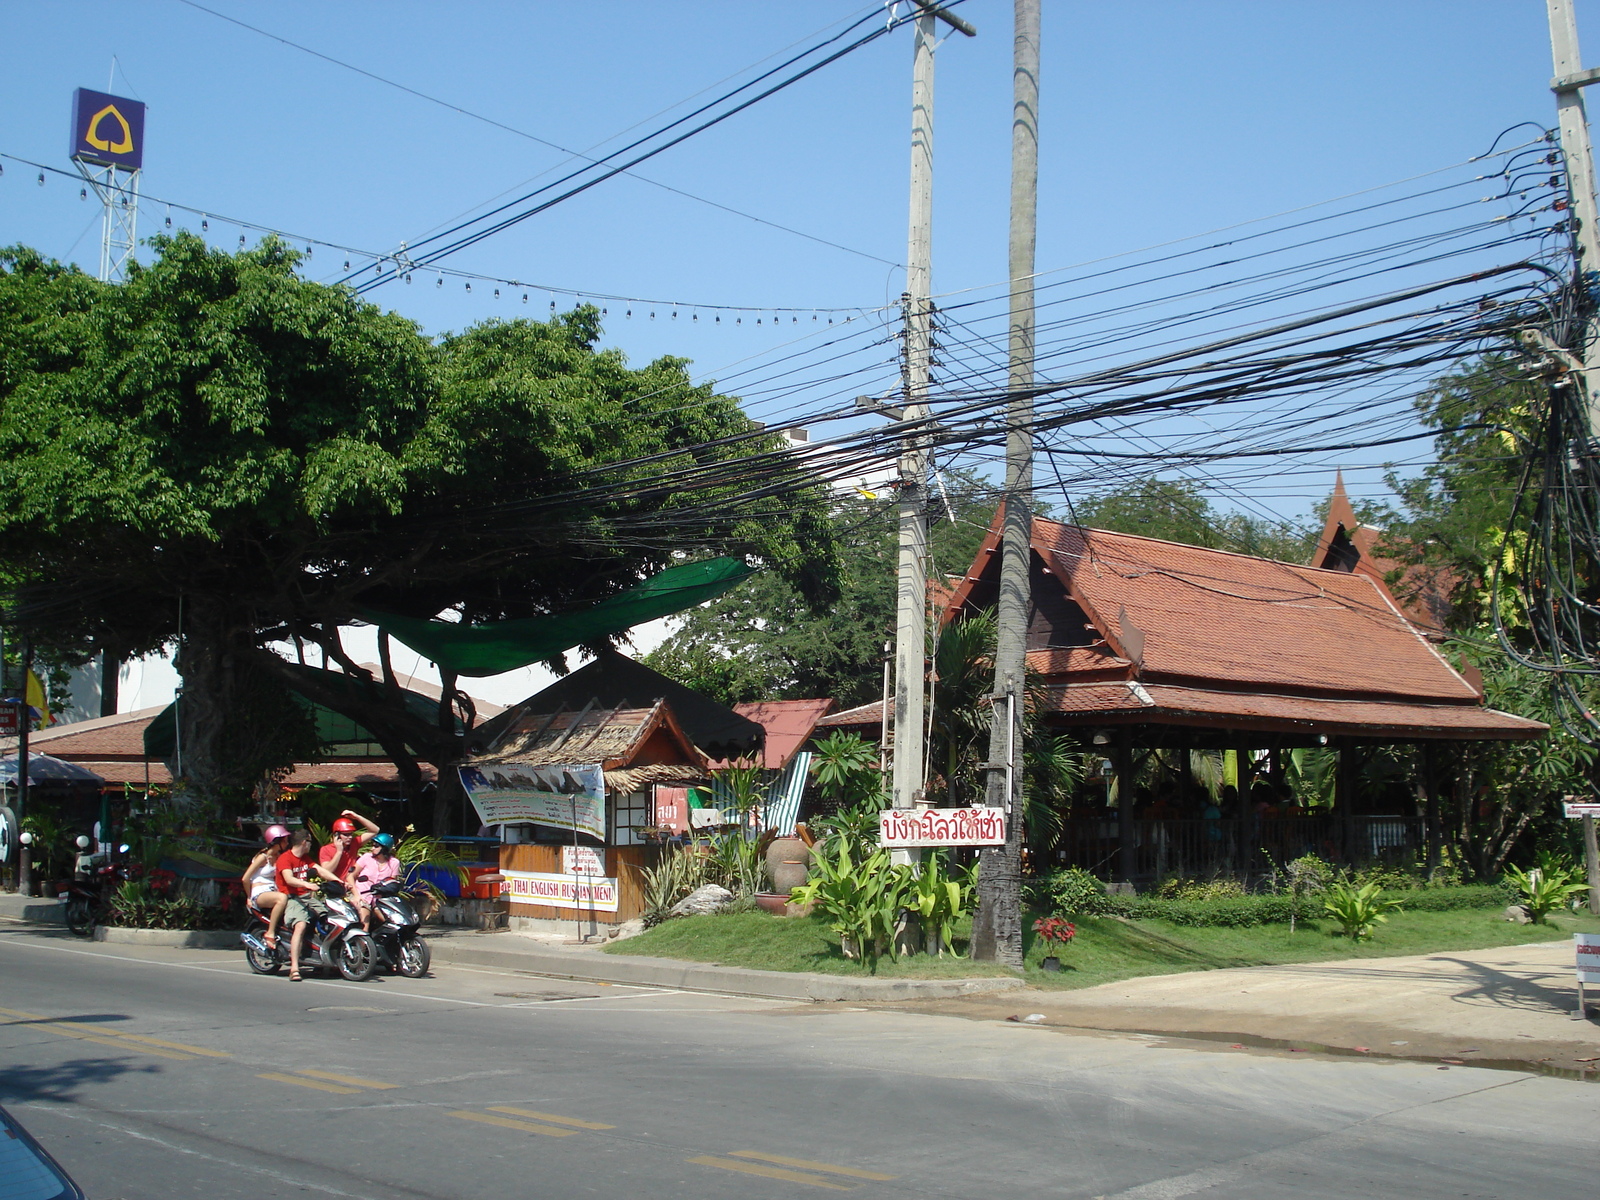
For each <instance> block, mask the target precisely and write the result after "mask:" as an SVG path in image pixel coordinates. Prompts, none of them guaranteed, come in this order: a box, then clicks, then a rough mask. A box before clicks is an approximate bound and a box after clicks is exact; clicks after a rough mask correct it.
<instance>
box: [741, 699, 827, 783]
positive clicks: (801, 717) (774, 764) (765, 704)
mask: <svg viewBox="0 0 1600 1200" xmlns="http://www.w3.org/2000/svg"><path fill="white" fill-rule="evenodd" d="M832 707H833V701H832V700H759V701H756V702H754V703H750V704H735V705H734V706H733V711H734V712H736V713H738V714H739V715H740V716H741V717H747V718H749V719H750V720H752V721H754V722H755V723H756V724H757V725H760V726H761V728H763V729H765V730H766V731H767V738H766V741H765V742H764V743H763V747H762V760H761V765H762V766H763V767H765V768H766V769H767V770H769V771H781V770H782V769H783V768H784V766H785V764H787V763H788V761H789V760H790V759H791V758H793V757H794V752H795V751H796V750H798V749H800V747H802V746H804V745H805V744H806V742H807V741H808V740H809V739H810V737H811V733H812V731H813V730H814V729H816V727H817V722H818V721H820V720H821V719H822V718H823V717H824V716H825V715H826V714H827V711H828V710H829V709H830V708H832ZM728 762H729V760H728V759H725V758H723V759H717V760H715V761H714V762H712V764H711V767H712V769H713V770H720V769H721V768H722V767H725V766H727V765H728Z"/></svg>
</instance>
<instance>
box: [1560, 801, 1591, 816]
mask: <svg viewBox="0 0 1600 1200" xmlns="http://www.w3.org/2000/svg"><path fill="white" fill-rule="evenodd" d="M1561 811H1562V812H1564V813H1566V814H1567V816H1569V817H1600V804H1590V803H1588V802H1585V803H1582V804H1575V803H1573V802H1572V801H1571V800H1568V801H1565V802H1564V803H1563V804H1562V805H1561Z"/></svg>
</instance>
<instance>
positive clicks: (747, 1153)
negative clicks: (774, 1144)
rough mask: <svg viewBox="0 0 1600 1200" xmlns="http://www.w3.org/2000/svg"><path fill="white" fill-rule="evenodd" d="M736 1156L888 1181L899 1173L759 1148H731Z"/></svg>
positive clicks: (896, 1177)
mask: <svg viewBox="0 0 1600 1200" xmlns="http://www.w3.org/2000/svg"><path fill="white" fill-rule="evenodd" d="M728 1153H729V1154H730V1155H731V1156H732V1157H734V1158H759V1159H760V1160H761V1161H762V1162H769V1163H777V1164H778V1165H779V1166H780V1167H800V1168H802V1169H803V1170H807V1171H826V1172H828V1173H829V1174H831V1175H848V1176H850V1178H852V1179H876V1180H878V1181H880V1182H883V1183H887V1182H888V1181H889V1180H891V1179H898V1178H900V1177H899V1176H898V1175H880V1174H878V1172H876V1171H861V1170H857V1169H856V1168H855V1167H836V1166H834V1165H833V1164H832V1163H824V1162H811V1161H809V1160H807V1159H804V1158H785V1157H784V1156H783V1155H781V1154H763V1153H761V1151H759V1150H730V1151H728Z"/></svg>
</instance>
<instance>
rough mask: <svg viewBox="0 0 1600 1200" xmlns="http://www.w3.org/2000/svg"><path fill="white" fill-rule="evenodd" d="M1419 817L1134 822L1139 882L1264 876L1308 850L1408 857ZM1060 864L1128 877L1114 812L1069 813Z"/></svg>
mask: <svg viewBox="0 0 1600 1200" xmlns="http://www.w3.org/2000/svg"><path fill="white" fill-rule="evenodd" d="M1423 836H1424V835H1423V822H1422V818H1421V817H1388V816H1355V817H1346V818H1341V817H1251V818H1247V819H1246V820H1244V821H1243V822H1241V821H1239V820H1238V819H1224V818H1215V819H1212V820H1192V819H1186V820H1154V821H1152V820H1136V821H1134V822H1133V867H1134V878H1136V879H1157V878H1161V877H1164V876H1167V875H1190V876H1207V875H1250V876H1255V875H1261V874H1263V873H1265V872H1267V871H1270V870H1272V868H1273V866H1274V864H1276V865H1279V866H1281V865H1282V864H1284V863H1287V862H1290V861H1292V860H1294V859H1296V858H1299V857H1300V856H1301V855H1304V854H1315V855H1317V856H1318V857H1320V858H1324V859H1327V860H1328V861H1330V862H1335V863H1342V864H1345V865H1350V866H1367V865H1370V864H1372V863H1377V862H1393V861H1398V860H1401V859H1405V858H1409V857H1410V856H1411V855H1413V854H1415V853H1417V852H1419V851H1420V850H1421V849H1422V846H1423ZM1050 857H1051V858H1052V859H1053V860H1054V864H1055V865H1057V866H1067V867H1082V868H1084V869H1085V870H1088V871H1092V872H1094V873H1095V874H1096V875H1098V876H1100V877H1101V878H1103V879H1115V878H1119V877H1120V876H1121V874H1122V840H1121V838H1120V836H1119V833H1118V825H1117V818H1116V814H1115V813H1112V814H1110V815H1108V816H1105V817H1094V818H1069V819H1068V820H1067V821H1065V822H1064V823H1063V828H1062V833H1061V839H1060V841H1059V842H1057V843H1056V849H1055V851H1054V852H1052V854H1051V856H1050Z"/></svg>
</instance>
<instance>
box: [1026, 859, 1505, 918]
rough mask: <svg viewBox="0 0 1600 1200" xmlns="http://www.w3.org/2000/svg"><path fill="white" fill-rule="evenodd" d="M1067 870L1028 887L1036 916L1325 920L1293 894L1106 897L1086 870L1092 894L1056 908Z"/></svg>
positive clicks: (1467, 896)
mask: <svg viewBox="0 0 1600 1200" xmlns="http://www.w3.org/2000/svg"><path fill="white" fill-rule="evenodd" d="M1069 874H1071V872H1067V871H1057V872H1054V873H1053V874H1051V875H1049V876H1045V877H1043V878H1041V879H1037V880H1035V881H1034V882H1033V884H1032V885H1031V886H1030V888H1029V900H1030V902H1031V903H1032V904H1033V906H1034V907H1035V908H1036V909H1038V910H1039V911H1040V912H1044V913H1060V914H1064V915H1067V916H1111V917H1126V918H1128V919H1130V920H1153V921H1170V922H1171V923H1172V924H1174V925H1185V926H1193V927H1207V926H1209V927H1216V928H1234V929H1245V928H1249V927H1251V926H1255V925H1278V924H1290V923H1291V922H1292V921H1306V920H1316V919H1318V918H1320V917H1325V916H1327V915H1328V914H1327V911H1326V909H1325V908H1324V907H1323V904H1322V900H1321V899H1320V898H1319V897H1303V896H1291V895H1281V894H1280V895H1259V896H1255V895H1243V894H1240V895H1235V896H1223V897H1219V898H1216V899H1210V900H1178V899H1172V898H1168V897H1163V896H1108V895H1106V894H1105V891H1104V889H1103V888H1101V886H1100V884H1099V881H1098V880H1095V879H1094V877H1093V876H1092V875H1088V873H1087V872H1078V874H1079V875H1082V876H1087V878H1088V879H1089V881H1090V882H1091V883H1093V884H1094V889H1095V890H1093V891H1092V892H1091V891H1090V890H1089V889H1087V888H1084V887H1083V886H1082V884H1081V883H1077V884H1075V885H1074V886H1076V887H1077V888H1078V889H1079V890H1078V891H1077V892H1076V893H1075V894H1076V895H1078V896H1080V897H1082V899H1081V900H1080V902H1079V906H1078V907H1076V908H1067V907H1065V906H1064V905H1060V904H1057V903H1056V902H1055V900H1054V899H1053V897H1052V894H1051V893H1052V890H1055V891H1058V892H1062V893H1066V892H1068V890H1069V889H1068V888H1067V887H1060V888H1055V889H1052V887H1051V886H1050V885H1051V884H1053V883H1055V882H1057V881H1060V880H1061V878H1062V877H1063V876H1066V875H1069ZM1509 899H1510V895H1509V893H1508V892H1507V891H1506V889H1505V888H1503V887H1499V886H1482V885H1478V886H1471V887H1448V888H1427V889H1425V890H1418V891H1414V892H1408V893H1407V894H1406V899H1405V906H1406V908H1407V909H1409V910H1411V911H1414V912H1456V911H1461V910H1468V909H1488V908H1501V907H1503V906H1504V905H1505V904H1506V903H1507V902H1508V900H1509Z"/></svg>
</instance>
